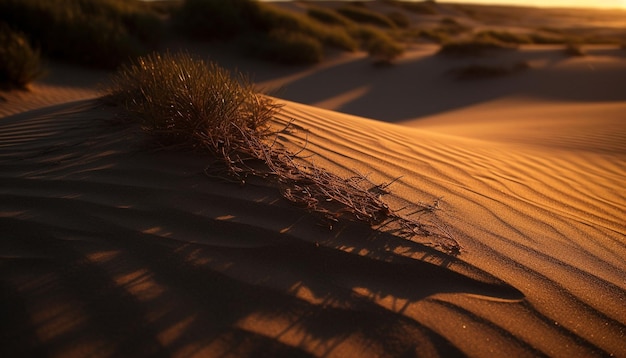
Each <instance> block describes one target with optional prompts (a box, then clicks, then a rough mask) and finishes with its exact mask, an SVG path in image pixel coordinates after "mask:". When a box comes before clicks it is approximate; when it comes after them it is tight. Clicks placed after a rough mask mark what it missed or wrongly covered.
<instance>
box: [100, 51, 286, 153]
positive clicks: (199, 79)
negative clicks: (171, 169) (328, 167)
mask: <svg viewBox="0 0 626 358" xmlns="http://www.w3.org/2000/svg"><path fill="white" fill-rule="evenodd" d="M105 98H106V100H107V101H109V102H113V103H116V104H119V105H121V106H122V107H123V108H124V109H126V110H127V111H128V112H129V113H130V114H131V116H132V117H133V118H137V119H138V120H139V121H140V123H141V126H142V127H143V129H144V130H145V131H147V132H149V133H151V134H153V135H154V137H155V138H156V139H157V141H158V142H159V143H160V144H162V145H167V146H172V145H183V146H188V147H191V148H195V149H201V150H208V151H209V152H210V153H212V154H214V155H216V156H218V157H223V156H225V155H229V154H230V153H231V152H232V151H236V150H238V148H239V147H241V146H244V145H245V142H246V139H247V137H249V136H259V135H261V134H262V133H263V131H264V130H265V129H266V126H267V123H268V121H269V120H270V119H271V118H272V117H273V115H274V114H275V112H276V110H277V108H278V107H277V106H276V105H275V104H274V103H273V101H271V100H270V99H269V98H267V97H263V96H261V95H258V94H256V93H255V92H254V90H253V86H252V84H251V83H250V82H249V81H247V79H246V78H245V77H244V76H242V75H240V74H237V75H234V76H233V75H231V73H230V72H228V71H227V70H225V69H223V68H221V67H219V66H218V65H216V64H215V63H212V62H205V61H202V60H199V59H195V58H193V57H191V56H190V55H188V54H185V53H179V54H170V53H165V54H163V55H160V54H151V55H148V56H145V57H141V58H139V59H137V60H136V61H133V62H131V63H130V64H127V65H123V66H122V67H121V68H120V70H118V72H117V73H116V74H115V75H114V76H113V77H112V79H111V84H110V85H109V87H108V88H107V90H106V97H105Z"/></svg>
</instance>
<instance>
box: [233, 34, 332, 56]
mask: <svg viewBox="0 0 626 358" xmlns="http://www.w3.org/2000/svg"><path fill="white" fill-rule="evenodd" d="M244 41H245V42H246V45H245V48H246V49H247V51H248V52H249V53H250V54H251V55H252V56H255V57H258V58H262V59H266V60H271V61H274V62H280V63H286V64H310V63H317V62H320V61H322V59H323V58H324V49H323V46H322V44H321V43H320V42H319V40H317V39H316V38H314V37H311V36H309V35H307V34H303V33H300V32H292V31H285V30H273V31H271V32H270V33H269V34H267V35H256V36H250V37H249V38H246V39H245V40H244Z"/></svg>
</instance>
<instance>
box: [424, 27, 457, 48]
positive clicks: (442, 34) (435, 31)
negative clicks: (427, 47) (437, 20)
mask: <svg viewBox="0 0 626 358" xmlns="http://www.w3.org/2000/svg"><path fill="white" fill-rule="evenodd" d="M417 36H418V37H420V38H423V39H426V40H429V41H433V42H436V43H440V44H442V43H445V42H448V41H450V34H449V33H448V32H447V31H445V30H444V29H442V28H441V27H436V28H431V29H421V30H419V31H418V32H417Z"/></svg>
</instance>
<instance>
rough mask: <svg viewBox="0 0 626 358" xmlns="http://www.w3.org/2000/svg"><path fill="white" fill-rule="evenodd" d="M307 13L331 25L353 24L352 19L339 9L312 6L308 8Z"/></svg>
mask: <svg viewBox="0 0 626 358" xmlns="http://www.w3.org/2000/svg"><path fill="white" fill-rule="evenodd" d="M307 15H308V16H309V17H311V18H313V19H315V20H317V21H320V22H323V23H325V24H329V25H340V26H350V25H352V24H353V22H352V20H350V19H348V18H347V17H345V16H343V15H341V14H340V13H338V12H337V11H335V10H332V9H327V8H323V7H311V8H309V9H307Z"/></svg>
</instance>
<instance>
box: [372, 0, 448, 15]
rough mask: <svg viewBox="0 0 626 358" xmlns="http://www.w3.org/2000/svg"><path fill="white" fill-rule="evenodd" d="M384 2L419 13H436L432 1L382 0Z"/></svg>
mask: <svg viewBox="0 0 626 358" xmlns="http://www.w3.org/2000/svg"><path fill="white" fill-rule="evenodd" d="M384 2H385V3H387V4H390V5H394V6H397V7H401V8H403V9H405V10H408V11H410V12H413V13H415V14H420V15H434V14H437V13H438V12H437V9H436V8H435V6H434V1H422V2H408V1H401V0H384Z"/></svg>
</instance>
